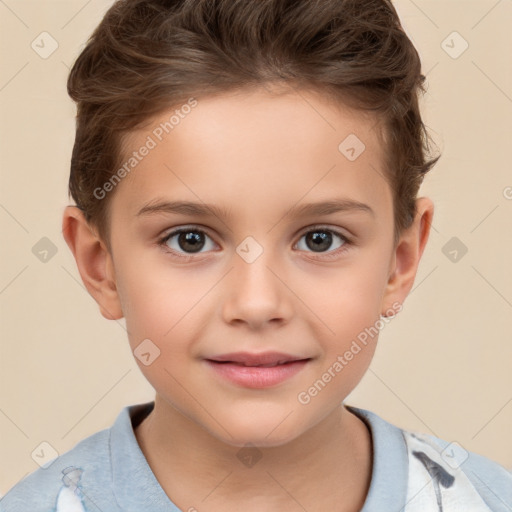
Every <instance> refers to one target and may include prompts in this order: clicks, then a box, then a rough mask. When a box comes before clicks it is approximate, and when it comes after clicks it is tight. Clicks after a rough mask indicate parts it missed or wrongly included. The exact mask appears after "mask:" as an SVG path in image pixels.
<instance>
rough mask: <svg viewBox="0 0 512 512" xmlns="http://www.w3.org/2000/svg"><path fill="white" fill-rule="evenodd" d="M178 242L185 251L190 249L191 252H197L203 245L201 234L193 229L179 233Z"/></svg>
mask: <svg viewBox="0 0 512 512" xmlns="http://www.w3.org/2000/svg"><path fill="white" fill-rule="evenodd" d="M178 243H179V245H180V247H181V248H182V249H183V250H185V251H188V250H189V249H190V250H191V252H199V251H200V250H201V249H202V248H203V247H204V240H203V234H202V233H198V232H195V231H187V232H186V233H180V235H179V237H178ZM187 246H189V247H187Z"/></svg>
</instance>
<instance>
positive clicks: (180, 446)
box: [63, 89, 433, 512]
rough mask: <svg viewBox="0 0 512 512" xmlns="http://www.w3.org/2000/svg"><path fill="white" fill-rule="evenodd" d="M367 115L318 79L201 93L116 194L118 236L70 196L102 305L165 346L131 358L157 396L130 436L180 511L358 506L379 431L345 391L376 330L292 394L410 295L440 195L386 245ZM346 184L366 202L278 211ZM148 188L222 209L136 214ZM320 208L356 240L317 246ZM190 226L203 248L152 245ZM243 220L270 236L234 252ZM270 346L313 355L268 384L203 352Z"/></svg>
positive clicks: (88, 282)
mask: <svg viewBox="0 0 512 512" xmlns="http://www.w3.org/2000/svg"><path fill="white" fill-rule="evenodd" d="M169 116H170V113H169V112H165V113H163V114H162V115H159V116H157V117H156V118H155V119H154V120H152V122H151V123H150V124H149V127H148V128H145V129H144V130H139V131H134V132H132V133H131V134H130V135H129V137H128V138H127V139H126V141H125V148H130V150H136V149H137V148H140V146H142V145H143V144H144V142H145V141H146V138H147V136H148V134H151V130H152V129H153V128H154V127H155V126H157V125H158V123H159V122H162V121H164V120H168V119H169ZM378 126H379V125H378V123H377V122H376V120H375V119H373V118H371V117H370V116H369V115H365V114H363V113H362V112H355V111H352V110H350V109H348V108H347V107H345V106H344V105H340V104H336V105H333V104H331V103H330V102H328V101H327V100H326V99H325V98H324V97H322V96H321V95H320V94H318V93H315V92H314V91H306V90H301V91H297V90H290V91H289V92H288V93H284V94H278V95H275V94H272V91H270V90H268V89H265V90H263V89H259V90H251V91H245V92H240V93H238V94H225V95H217V96H210V97H204V98H198V105H197V107H196V108H195V109H194V110H193V111H192V112H191V113H190V114H189V115H188V116H186V117H185V119H183V120H181V122H180V124H179V125H178V126H177V127H175V128H174V130H173V131H172V132H171V133H170V134H169V135H167V136H166V137H165V138H164V139H163V140H162V141H161V142H159V143H158V145H157V146H156V147H155V148H154V149H152V150H151V151H150V152H149V154H148V155H147V156H146V157H145V158H144V159H143V160H142V161H141V162H140V163H139V164H138V166H137V167H136V170H134V171H132V172H131V173H130V174H129V175H128V176H127V177H125V178H124V179H123V180H122V182H121V183H119V184H118V185H117V187H116V189H115V191H114V192H111V194H112V196H111V197H109V200H110V201H111V204H110V209H111V210H110V211H111V218H110V222H111V224H110V226H111V238H110V243H111V252H109V250H108V248H107V245H106V244H105V243H104V241H103V240H101V239H100V238H99V237H98V235H97V232H96V230H95V229H94V227H92V226H89V225H88V224H87V222H86V221H85V220H84V218H83V215H82V213H81V212H80V210H78V208H76V207H72V206H70V207H67V208H66V210H65V212H64V218H63V231H64V234H65V238H66V241H67V243H68V245H69V247H70V248H71V250H72V252H73V254H74V256H75V259H76V261H77V265H78V269H79V271H80V274H81V277H82V279H83V281H84V284H85V286H86V287H87V289H88V291H89V292H90V294H91V295H92V296H93V297H94V299H95V300H96V301H97V303H98V305H99V307H100V311H101V313H102V314H103V316H105V317H106V318H111V319H118V318H122V317H123V316H124V317H125V318H126V325H127V328H128V331H129V342H130V346H131V349H132V350H135V349H136V348H137V346H138V345H139V344H140V343H141V342H142V340H144V339H150V340H151V341H152V343H154V344H155V345H156V346H157V347H158V348H159V350H160V356H159V357H158V358H156V359H155V360H154V361H153V362H152V363H151V364H150V365H148V366H145V365H143V364H142V363H141V362H140V361H139V360H138V359H136V361H137V363H138V365H139V367H140V369H141V371H142V372H143V374H144V375H145V377H146V378H147V379H148V381H149V382H150V383H151V385H152V386H153V387H154V389H155V391H156V396H155V409H154V410H153V412H152V413H151V414H150V415H149V416H148V417H147V418H146V420H144V421H143V422H142V424H141V425H140V426H138V427H137V428H136V430H135V434H136V437H137V440H138V442H139V445H140V447H141V449H142V451H143V453H144V455H145V456H146V458H147V460H148V463H149V465H150V467H151V469H152V470H153V472H154V474H155V476H156V478H157V479H158V481H159V482H160V484H161V486H162V487H163V489H164V490H165V492H166V493H167V495H168V496H169V497H170V498H171V499H172V501H173V502H174V503H175V504H176V505H177V506H179V507H180V508H181V509H182V510H193V509H192V508H191V507H195V508H196V509H197V510H200V511H203V510H207V511H220V510H222V511H230V510H245V511H260V510H267V511H277V510H283V509H286V510H290V511H295V510H297V511H303V510H304V509H306V510H308V511H309V512H312V511H317V510H318V511H319V510H326V509H327V510H343V511H356V510H360V509H361V507H362V506H363V503H364V500H365V496H366V494H367V491H368V488H369V484H370V479H371V471H372V441H371V436H370V434H369V431H368V429H367V427H366V426H365V424H364V423H363V422H362V421H361V420H359V419H358V418H357V417H356V416H355V415H354V414H352V413H351V412H350V411H348V410H347V409H346V408H345V407H344V406H343V404H342V401H343V400H344V398H345V397H346V396H347V395H348V394H349V393H350V392H351V391H352V390H353V389H354V387H355V386H356V385H357V384H358V382H359V381H360V380H361V378H362V377H363V375H364V374H365V372H366V370H367V368H368V366H369V364H370V362H371V359H372V356H373V353H374V350H375V345H376V342H377V338H378V336H375V337H374V338H373V339H372V340H371V341H370V342H369V343H368V344H367V345H366V346H365V347H364V348H363V349H362V350H361V351H360V352H359V353H358V354H357V355H355V356H354V358H353V359H352V360H351V361H349V363H348V364H347V365H346V366H345V367H344V368H343V370H342V371H341V372H339V373H337V374H336V377H334V378H332V379H331V381H330V382H329V383H328V384H327V385H326V386H325V387H324V388H323V389H322V390H321V392H319V393H318V394H317V395H316V396H314V397H312V398H311V400H310V402H309V403H307V404H303V403H300V402H299V401H298V399H297V396H298V394H299V393H300V392H301V391H304V390H308V388H310V387H311V385H312V384H313V383H314V382H315V381H316V380H317V379H319V378H321V376H322V374H323V373H324V372H325V371H326V370H327V369H328V368H329V367H332V365H333V363H334V362H335V361H336V360H337V357H338V355H340V354H344V353H345V352H346V351H347V350H348V349H349V348H350V345H351V343H352V341H353V340H355V339H356V337H357V335H358V334H359V333H361V332H362V331H364V329H365V328H368V327H370V326H373V325H375V323H376V321H377V320H378V319H379V317H380V315H381V314H384V313H385V312H386V310H389V309H390V308H391V307H392V306H393V305H395V306H396V304H400V305H401V304H402V303H403V302H404V300H405V298H406V297H407V295H408V293H409V291H410V290H411V288H412V285H413V282H414V279H415V276H416V272H417V268H418V264H419V261H420V258H421V255H422V253H423V250H424V247H425V244H426V243H427V240H428V236H429V230H430V225H431V221H432V216H433V204H432V201H431V200H430V199H428V198H425V197H423V198H419V199H417V215H416V218H415V220H414V223H413V224H412V226H411V227H410V228H408V229H407V230H406V231H404V232H403V233H402V234H401V236H400V239H399V241H398V243H397V244H396V245H394V244H393V204H392V194H391V190H390V188H389V185H388V183H387V182H386V181H385V180H384V178H383V172H384V171H383V168H382V165H383V164H382V163H383V162H384V150H385V149H384V147H383V143H382V137H380V136H379V131H378ZM351 133H353V134H356V135H357V137H358V138H359V139H360V140H361V141H363V142H364V144H365V146H366V149H365V151H364V152H363V153H362V154H361V155H360V156H359V157H358V158H357V159H356V160H355V161H349V160H348V159H347V158H346V157H345V156H344V155H343V154H342V153H341V152H340V151H339V150H338V146H339V144H340V143H341V142H342V141H343V140H344V139H345V138H346V137H347V136H348V135H349V134H351ZM340 197H343V198H348V199H352V200H357V201H360V202H363V203H365V204H367V205H369V206H370V207H371V209H372V210H373V212H374V215H371V214H369V213H368V212H365V211H360V210H353V211H340V212H336V213H331V214H329V215H308V216H306V217H298V216H291V215H287V212H288V211H289V210H290V208H292V207H294V206H296V205H297V204H298V203H299V204H301V205H302V204H305V203H310V202H311V203H313V202H322V201H325V200H328V199H333V198H340ZM155 199H167V200H188V201H194V202H200V203H201V202H204V203H208V204H213V205H216V206H219V207H224V208H226V209H229V210H230V212H231V216H230V217H229V218H228V217H226V218H223V217H218V216H215V215H209V216H201V217H194V216H191V215H188V214H187V215H185V214H173V213H153V214H148V215H140V216H138V215H137V212H138V211H139V210H140V209H141V208H142V207H143V206H144V205H146V204H147V203H148V202H150V201H153V200H155ZM317 224H320V225H321V227H322V228H324V229H327V228H330V229H333V230H337V231H338V232H340V233H341V234H343V235H344V236H346V237H347V238H348V239H349V240H351V241H352V243H351V244H348V245H343V244H344V243H345V242H344V241H343V240H342V239H339V238H338V237H337V236H336V235H335V234H333V235H332V241H331V243H330V245H329V244H327V245H326V248H324V249H322V251H323V252H315V251H314V249H313V248H312V247H313V246H312V244H311V243H309V245H308V243H307V237H306V236H305V235H306V234H307V233H308V230H309V231H310V228H311V227H312V226H314V225H317ZM191 225H192V226H191ZM184 226H185V227H190V228H194V227H195V228H196V229H197V228H198V227H199V228H202V229H203V230H205V231H206V232H207V235H208V236H207V237H205V238H203V239H202V240H203V241H204V244H205V245H204V247H203V248H202V249H201V252H200V253H193V252H192V253H191V252H190V248H188V246H185V247H183V244H182V245H181V246H180V245H179V243H178V237H177V236H175V237H174V238H173V239H172V240H173V241H171V240H170V241H168V242H167V244H168V245H167V250H165V249H164V247H165V246H162V245H160V246H159V245H158V240H159V239H161V238H162V237H163V236H165V235H166V234H169V233H170V232H171V231H172V230H173V229H176V228H177V227H184ZM320 231H322V230H320ZM316 232H318V229H317V231H316ZM248 236H250V237H253V238H254V239H255V240H256V241H257V243H258V244H259V246H260V247H261V248H262V250H263V252H262V254H261V255H260V256H259V257H258V258H257V259H256V260H255V261H253V262H251V263H248V262H247V261H246V260H244V259H243V258H242V257H240V256H239V254H238V253H237V252H236V250H237V248H238V247H239V246H241V247H243V246H244V245H243V244H242V242H243V241H244V240H245V239H246V237H248ZM241 244H242V245H241ZM340 247H341V248H342V250H341V252H339V250H338V249H339V248H340ZM187 248H188V255H189V256H190V255H191V257H190V259H189V260H188V261H187V260H186V259H185V258H180V257H179V256H178V255H176V254H175V253H174V254H173V253H172V249H174V250H175V251H176V252H179V253H181V254H182V255H187ZM336 251H338V252H337V253H336V254H334V257H331V258H328V257H327V256H326V255H327V254H329V253H330V254H332V253H335V252H336ZM265 350H277V351H281V352H286V353H289V354H293V355H300V356H302V357H310V358H312V359H311V361H310V362H309V363H308V364H307V365H306V366H305V367H304V368H303V369H302V370H301V372H299V373H298V374H296V375H295V376H293V377H292V378H291V379H289V380H287V381H285V382H283V383H281V384H279V385H277V386H274V387H272V388H267V389H248V388H244V387H240V386H237V385H235V384H232V383H230V382H227V381H225V380H222V379H221V378H219V377H218V376H217V375H216V374H214V373H213V372H212V371H211V370H210V368H208V367H206V364H205V362H204V358H205V357H211V356H213V355H218V354H222V353H227V352H235V351H247V352H263V351H265ZM247 443H251V444H252V445H253V446H255V447H257V448H252V450H253V452H252V453H253V454H257V455H258V456H261V458H260V459H259V461H258V462H257V463H256V464H254V465H253V466H252V467H248V466H246V465H244V464H242V463H241V461H240V459H239V458H238V457H237V453H238V452H239V450H240V449H241V447H244V446H245V445H246V444H247Z"/></svg>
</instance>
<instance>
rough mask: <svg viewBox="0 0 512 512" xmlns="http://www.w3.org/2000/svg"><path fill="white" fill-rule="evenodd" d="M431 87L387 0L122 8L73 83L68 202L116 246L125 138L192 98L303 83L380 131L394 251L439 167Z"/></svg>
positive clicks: (165, 0)
mask: <svg viewBox="0 0 512 512" xmlns="http://www.w3.org/2000/svg"><path fill="white" fill-rule="evenodd" d="M424 81H425V76H424V75H423V74H422V73H421V62H420V58H419V55H418V53H417V51H416V49H415V48H414V46H413V44H412V42H411V41H410V39H409V38H408V37H407V35H406V34H405V31H404V30H403V28H402V26H401V23H400V20H399V18H398V14H397V12H396V10H395V8H394V7H393V5H392V4H391V2H390V1H389V0H118V1H116V2H114V4H113V5H112V6H111V7H110V8H109V10H108V11H107V12H106V14H105V16H104V18H103V20H102V21H101V23H100V24H99V25H98V27H97V28H96V29H95V30H94V32H93V34H92V35H91V37H90V38H89V40H88V41H87V44H86V46H85V48H84V49H83V51H82V52H81V54H80V55H79V57H78V58H77V60H76V62H75V63H74V65H73V68H72V69H71V71H70V74H69V78H68V83H67V86H68V93H69V95H70V96H71V98H72V99H73V100H74V101H75V102H76V103H77V117H76V139H75V144H74V147H73V154H72V158H71V172H70V178H69V193H70V194H71V196H72V197H73V199H74V200H75V202H76V205H77V206H78V207H79V208H81V209H82V211H83V212H84V215H85V217H86V219H87V221H88V222H89V223H90V224H91V225H93V226H94V227H95V228H96V229H97V230H98V232H99V234H100V236H101V238H102V239H103V240H104V241H105V242H106V243H107V245H108V246H109V247H110V245H109V238H110V231H109V212H108V204H109V201H108V199H109V198H108V197H105V199H98V198H97V197H96V195H95V193H94V190H96V189H97V188H98V187H101V186H102V185H103V184H104V183H106V182H107V181H108V180H109V179H111V177H112V175H113V174H114V172H115V171H116V169H117V168H118V166H119V165H121V164H122V160H123V155H122V147H123V145H122V144H123V136H124V135H126V134H127V133H129V132H130V130H133V129H135V128H138V127H140V126H141V125H143V123H144V122H146V121H148V120H149V119H150V118H152V117H154V116H155V115H157V114H159V113H160V112H163V111H165V110H168V109H169V108H171V107H174V106H177V105H179V104H182V103H185V102H186V101H187V99H188V98H190V97H196V98H199V97H200V96H201V95H210V94H219V93H223V92H228V91H233V90H236V89H241V90H243V89H247V88H253V87H258V86H266V85H267V84H272V83H284V84H287V83H288V84H296V85H298V86H299V87H304V88H310V89H311V88H313V89H315V90H317V91H321V92H322V93H324V94H325V96H326V97H330V98H335V99H338V100H339V101H341V102H343V103H344V104H346V105H348V106H352V107H354V108H357V109H359V110H365V111H371V112H373V113H375V114H377V115H378V116H379V119H381V120H382V123H383V126H384V133H385V139H386V141H387V143H386V146H387V147H386V162H385V163H384V164H385V166H384V168H385V173H386V179H387V180H388V183H389V185H390V187H391V190H392V193H393V207H394V232H395V243H396V242H397V240H398V237H399V235H400V233H401V232H402V230H403V229H405V228H407V227H409V226H410V224H411V222H412V221H413V219H414V215H415V213H416V212H415V200H416V197H417V193H418V190H419V187H420V185H421V183H422V181H423V178H424V176H425V174H426V173H427V172H428V171H429V170H430V168H431V167H432V166H433V165H434V164H435V163H436V162H437V160H438V159H439V157H440V155H439V156H437V157H435V158H431V159H429V158H430V156H431V155H429V154H428V152H429V145H430V143H431V140H430V137H429V135H428V133H427V130H426V128H425V125H424V124H423V122H422V119H421V115H420V109H419V93H420V92H422V93H424V92H425V90H426V89H425V86H424ZM340 142H341V141H340Z"/></svg>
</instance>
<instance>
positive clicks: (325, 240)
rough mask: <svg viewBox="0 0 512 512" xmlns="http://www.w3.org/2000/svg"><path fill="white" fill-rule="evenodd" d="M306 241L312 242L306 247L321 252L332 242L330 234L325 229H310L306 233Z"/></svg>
mask: <svg viewBox="0 0 512 512" xmlns="http://www.w3.org/2000/svg"><path fill="white" fill-rule="evenodd" d="M306 241H307V242H312V246H311V247H310V246H309V244H308V247H309V248H310V249H312V250H313V251H315V252H322V251H323V250H325V249H329V247H330V246H331V244H332V235H331V234H330V233H327V232H325V231H312V232H311V233H308V234H307V235H306Z"/></svg>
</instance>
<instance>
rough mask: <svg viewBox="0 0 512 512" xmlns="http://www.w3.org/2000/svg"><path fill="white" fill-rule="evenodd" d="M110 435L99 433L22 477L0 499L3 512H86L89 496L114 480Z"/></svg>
mask: <svg viewBox="0 0 512 512" xmlns="http://www.w3.org/2000/svg"><path fill="white" fill-rule="evenodd" d="M109 436H110V429H105V430H102V431H100V432H97V433H95V434H93V435H91V436H89V437H87V438H86V439H84V440H82V441H80V442H79V443H78V444H76V445H75V446H74V447H73V448H72V449H71V450H69V451H67V452H65V453H63V454H61V455H59V456H57V457H56V458H54V459H53V460H52V461H49V462H48V463H47V464H46V465H45V466H43V467H40V468H39V469H37V470H36V471H34V472H33V473H31V474H29V475H28V476H26V477H25V478H23V479H22V480H21V481H20V482H18V483H17V484H16V485H15V486H14V487H12V488H11V489H10V490H9V492H7V494H6V495H5V496H4V497H3V498H2V499H1V500H0V511H1V512H18V511H19V512H21V511H27V510H30V511H31V512H38V511H45V512H49V511H55V512H63V511H68V510H69V511H71V510H72V511H76V512H81V511H85V510H87V508H86V507H85V504H84V501H85V499H86V494H87V495H88V494H92V495H94V493H95V491H96V489H97V488H98V487H100V486H99V484H100V483H101V482H103V483H104V482H105V480H106V479H109V478H111V468H110V457H109ZM85 489H87V492H85Z"/></svg>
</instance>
